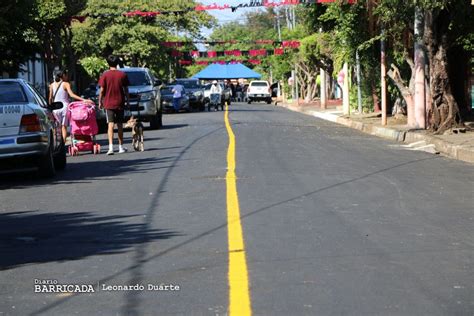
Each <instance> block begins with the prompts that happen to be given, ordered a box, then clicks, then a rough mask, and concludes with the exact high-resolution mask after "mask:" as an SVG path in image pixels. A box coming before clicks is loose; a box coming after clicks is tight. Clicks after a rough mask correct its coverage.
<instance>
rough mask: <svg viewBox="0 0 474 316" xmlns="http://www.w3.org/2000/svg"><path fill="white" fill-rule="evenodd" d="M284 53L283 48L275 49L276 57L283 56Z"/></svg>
mask: <svg viewBox="0 0 474 316" xmlns="http://www.w3.org/2000/svg"><path fill="white" fill-rule="evenodd" d="M284 52H285V50H284V49H283V48H275V49H274V50H273V54H274V55H283V53H284Z"/></svg>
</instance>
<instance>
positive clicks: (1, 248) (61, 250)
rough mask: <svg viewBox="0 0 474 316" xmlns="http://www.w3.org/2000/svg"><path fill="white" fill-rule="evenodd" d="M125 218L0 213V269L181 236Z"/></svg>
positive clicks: (113, 251) (111, 251) (114, 250)
mask: <svg viewBox="0 0 474 316" xmlns="http://www.w3.org/2000/svg"><path fill="white" fill-rule="evenodd" d="M134 217H138V220H139V218H140V217H141V215H129V216H95V215H93V214H92V213H88V212H80V213H58V212H55V213H44V212H40V211H28V212H12V213H5V214H0V252H1V253H2V255H1V256H0V270H7V269H13V268H15V267H18V266H21V265H25V264H33V263H45V262H53V261H69V260H78V259H81V258H85V257H88V256H93V255H110V254H118V253H123V252H125V251H127V250H129V249H131V248H132V247H134V246H135V245H138V244H146V243H148V242H153V241H156V240H160V239H168V238H172V237H175V236H180V235H181V234H180V233H178V232H175V231H171V230H164V229H149V228H147V227H145V226H146V225H145V224H141V223H133V222H132V221H134Z"/></svg>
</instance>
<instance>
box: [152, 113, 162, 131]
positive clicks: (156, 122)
mask: <svg viewBox="0 0 474 316" xmlns="http://www.w3.org/2000/svg"><path fill="white" fill-rule="evenodd" d="M162 126H163V119H162V114H161V112H158V113H156V115H155V116H153V117H152V118H151V119H150V128H151V129H159V128H160V127H162Z"/></svg>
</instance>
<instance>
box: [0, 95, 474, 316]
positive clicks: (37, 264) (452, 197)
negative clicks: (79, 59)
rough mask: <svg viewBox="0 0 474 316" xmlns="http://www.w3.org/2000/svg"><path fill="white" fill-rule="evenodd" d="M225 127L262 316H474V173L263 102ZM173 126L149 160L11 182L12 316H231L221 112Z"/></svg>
mask: <svg viewBox="0 0 474 316" xmlns="http://www.w3.org/2000/svg"><path fill="white" fill-rule="evenodd" d="M229 118H230V123H231V125H232V129H233V132H234V134H235V140H236V177H237V189H238V197H239V203H240V212H241V213H240V214H241V217H242V220H241V227H242V231H243V238H244V240H245V249H241V250H239V251H240V252H241V253H243V254H244V255H245V256H244V258H246V262H247V269H240V270H238V271H244V272H245V273H247V274H248V281H249V289H248V292H247V293H250V304H251V309H252V312H253V314H254V315H472V314H474V282H473V275H474V230H473V229H472V227H473V224H474V208H473V202H474V186H473V183H474V168H473V166H472V165H469V164H465V163H462V162H458V161H454V160H449V159H445V158H443V157H439V156H434V155H430V154H426V153H422V152H414V151H407V150H405V149H403V148H402V147H400V146H399V144H397V143H392V142H389V141H385V140H381V139H378V138H374V137H372V136H368V135H365V134H362V133H359V132H358V131H354V130H351V129H348V128H345V127H341V126H338V125H335V124H333V123H329V122H325V121H321V120H318V119H315V118H312V117H308V116H305V115H302V114H298V113H293V112H289V111H287V110H285V109H282V108H279V107H275V106H271V105H264V104H263V103H262V104H252V105H246V104H245V105H244V104H235V105H234V104H233V105H231V107H230V112H229ZM164 123H165V125H166V127H165V128H164V129H163V130H159V131H150V130H146V131H145V139H146V142H145V146H146V151H145V152H143V153H140V152H139V153H136V152H130V153H127V154H122V155H118V154H116V155H114V156H112V157H108V156H105V155H104V154H102V155H99V156H93V155H89V154H87V155H82V156H80V157H72V158H69V159H68V167H67V170H66V171H64V172H62V173H60V174H58V176H57V177H56V178H55V179H54V180H36V179H34V178H31V177H30V178H29V179H27V180H23V179H22V176H20V175H14V176H9V177H5V176H2V179H1V180H0V269H1V271H0V315H225V314H227V312H228V308H229V280H228V275H227V273H228V270H229V248H228V234H227V202H226V171H227V167H228V161H227V149H228V144H229V140H228V134H227V130H226V126H225V124H224V113H223V112H213V113H208V112H203V113H188V114H179V115H176V114H173V115H166V116H165V117H164ZM102 136H103V135H102ZM126 136H128V137H129V136H130V134H129V133H127V134H126ZM128 140H129V138H128ZM231 181H232V180H231ZM227 194H228V192H227ZM227 196H228V195H227ZM35 279H40V280H57V282H58V284H91V285H93V288H94V290H95V292H94V293H90V294H75V295H69V294H65V293H34V285H35ZM124 284H143V285H144V286H145V287H146V288H147V287H148V284H155V285H159V284H163V285H166V284H168V285H170V284H171V285H173V286H179V291H171V290H169V291H147V290H144V291H107V290H104V288H107V287H108V286H116V285H124ZM162 289H163V288H162ZM238 290H241V291H243V292H245V291H246V288H245V286H242V288H240V289H238Z"/></svg>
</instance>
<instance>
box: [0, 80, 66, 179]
mask: <svg viewBox="0 0 474 316" xmlns="http://www.w3.org/2000/svg"><path fill="white" fill-rule="evenodd" d="M62 106H63V105H62V103H61V102H55V103H53V104H52V105H50V106H48V104H47V102H46V100H45V99H44V98H43V96H41V94H40V93H38V92H37V91H36V90H35V89H34V88H33V87H32V86H31V85H29V84H28V83H27V82H26V81H24V80H22V79H0V172H1V173H4V172H11V171H12V170H22V171H25V170H30V169H38V171H39V173H40V175H42V176H45V177H50V176H53V175H54V174H55V173H56V169H64V168H65V167H66V150H65V145H64V141H63V140H62V136H61V126H60V124H59V122H58V121H57V120H56V119H55V118H54V116H53V113H52V111H53V110H55V109H60V108H62Z"/></svg>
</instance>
